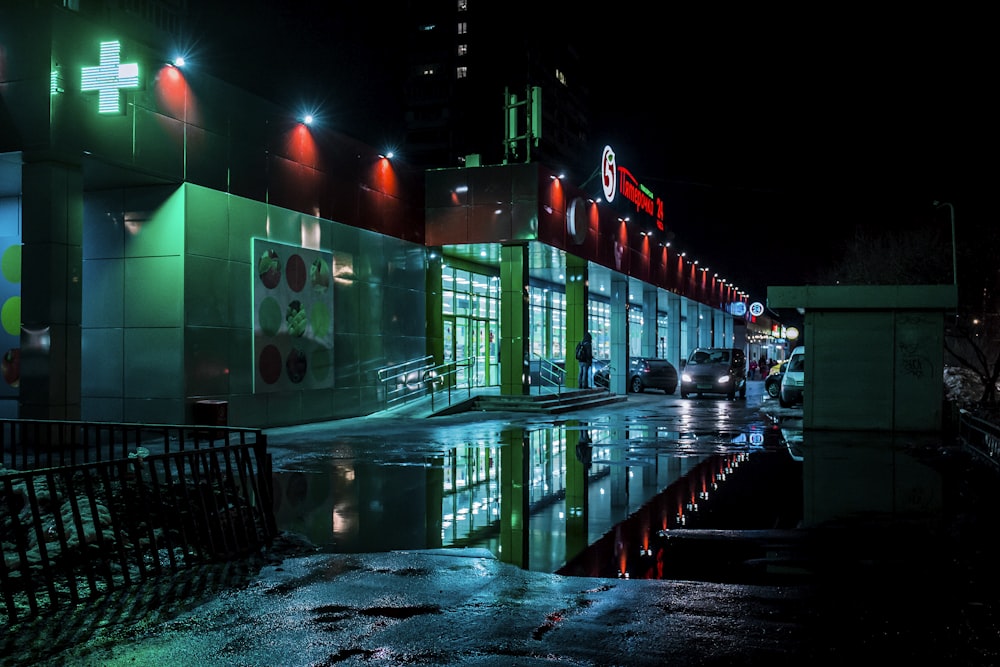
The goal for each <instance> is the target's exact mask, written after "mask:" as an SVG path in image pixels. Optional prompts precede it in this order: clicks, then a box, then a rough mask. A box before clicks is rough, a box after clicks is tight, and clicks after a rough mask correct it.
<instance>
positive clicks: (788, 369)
mask: <svg viewBox="0 0 1000 667" xmlns="http://www.w3.org/2000/svg"><path fill="white" fill-rule="evenodd" d="M805 359H806V348H805V345H800V346H799V347H797V348H795V349H794V350H792V354H791V356H789V357H788V364H787V365H786V366H785V372H784V374H783V375H782V377H781V388H780V389H779V390H778V403H779V404H780V405H781V407H783V408H788V407H791V406H793V405H795V404H796V403H801V402H802V392H803V391H804V389H805Z"/></svg>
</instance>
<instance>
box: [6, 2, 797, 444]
mask: <svg viewBox="0 0 1000 667" xmlns="http://www.w3.org/2000/svg"><path fill="white" fill-rule="evenodd" d="M169 57H170V55H169V54H167V53H163V52H162V50H161V49H160V48H158V47H157V46H155V45H151V44H145V43H142V42H139V41H136V40H134V39H132V38H129V37H127V36H125V35H119V34H116V33H115V31H114V30H113V29H111V28H109V27H108V26H106V25H102V24H100V23H97V22H94V21H91V20H89V19H87V18H86V17H81V16H80V15H79V14H77V13H75V12H71V11H66V10H63V9H62V8H59V7H54V6H50V7H41V8H39V7H37V6H36V5H35V4H34V3H15V5H14V6H13V7H11V8H7V9H4V16H3V20H2V21H0V301H2V306H0V320H2V325H3V326H2V329H0V338H2V340H0V348H2V350H0V351H2V352H3V353H4V356H3V371H4V373H3V375H4V382H3V383H0V416H2V417H7V418H14V417H18V418H25V419H60V420H65V419H69V420H76V419H81V420H87V421H109V422H119V421H122V422H144V423H170V424H185V423H197V422H198V420H199V418H200V417H201V416H202V415H199V414H198V407H199V406H204V405H206V404H208V403H212V404H217V405H225V406H226V407H225V419H226V421H227V422H228V423H229V424H230V425H234V426H249V427H273V426H280V425H288V424H295V423H302V422H310V421H322V420H327V419H336V418H342V417H350V416H358V415H364V414H369V413H371V412H375V411H377V410H380V409H383V408H384V407H385V405H386V399H387V395H386V392H387V387H386V385H385V384H384V383H383V382H382V381H381V380H380V377H381V375H380V371H384V370H385V369H387V368H391V367H396V366H399V365H401V364H404V363H407V362H410V361H413V360H419V359H427V358H429V359H431V360H433V362H434V363H438V364H442V363H446V362H456V361H466V360H472V364H471V365H469V366H468V373H470V376H469V377H467V378H466V380H468V381H469V382H471V383H472V384H473V385H475V386H488V387H498V388H499V391H500V393H502V394H525V393H530V392H532V391H538V390H539V387H538V386H537V377H535V374H534V373H533V369H536V368H538V367H539V365H544V364H546V363H550V362H555V363H557V364H558V365H561V364H562V362H563V360H564V359H566V358H567V357H569V358H571V357H572V354H571V352H570V353H567V351H568V350H569V351H571V350H573V348H574V346H575V343H576V341H578V340H580V339H581V338H582V336H583V333H584V332H585V331H588V330H589V331H591V332H592V333H593V334H594V337H595V352H596V356H598V357H602V358H606V359H610V363H611V366H612V368H615V369H623V368H626V367H627V361H628V358H629V356H637V355H638V356H659V357H665V358H667V359H669V360H671V361H672V362H674V363H675V365H679V363H680V360H681V359H682V358H684V357H685V356H686V354H687V352H688V351H689V350H690V349H692V348H693V347H696V346H708V345H712V346H737V347H746V348H747V350H748V352H749V353H750V354H751V355H754V356H756V354H757V353H758V352H759V351H761V350H764V349H765V348H770V349H771V350H776V351H779V352H778V354H775V352H773V351H772V352H771V353H770V356H772V357H774V356H780V350H781V346H782V344H783V342H784V341H783V338H782V336H781V333H782V332H781V331H780V327H778V325H776V324H773V323H771V322H770V321H768V320H766V319H764V318H757V319H756V320H754V318H751V317H749V316H748V315H747V307H748V305H749V304H748V303H747V301H748V297H747V295H746V294H744V293H742V292H741V291H739V289H738V288H737V287H735V286H733V285H732V284H731V283H728V282H726V281H725V280H723V279H722V278H721V277H720V276H719V275H717V274H713V273H712V272H711V271H708V270H707V269H706V268H705V267H699V266H698V264H697V262H696V261H694V260H693V259H690V258H687V257H685V256H683V255H681V254H679V253H678V252H676V250H675V249H673V248H672V247H671V245H670V244H669V241H668V240H667V238H668V237H667V235H666V234H665V233H664V220H663V203H662V201H660V200H659V199H658V198H657V197H656V195H655V193H653V192H652V191H651V190H650V189H649V188H647V187H645V186H644V185H643V184H642V183H641V182H640V181H639V180H638V179H636V178H635V177H634V176H633V175H632V173H631V171H630V169H629V168H628V167H629V165H628V163H627V161H624V160H626V159H627V158H626V156H618V155H616V154H615V151H614V149H613V148H612V147H610V146H609V147H606V148H605V150H604V153H603V154H602V155H600V156H595V170H596V171H597V172H598V175H599V176H600V178H599V181H600V182H601V183H602V184H603V188H601V190H600V191H599V192H592V191H585V190H583V189H581V188H580V187H576V186H574V185H572V184H569V183H566V182H564V179H562V178H560V175H559V173H557V172H555V171H554V170H552V169H550V168H549V167H547V166H545V165H543V164H540V163H525V164H505V165H492V166H490V165H486V166H466V167H463V168H454V169H436V170H428V171H424V170H417V169H413V168H410V167H407V166H406V165H405V164H403V163H400V162H399V161H398V160H395V159H393V158H390V157H388V156H387V155H383V154H381V153H380V149H377V148H374V147H371V146H367V145H365V144H363V143H360V142H358V141H356V140H354V139H352V138H351V137H349V136H347V135H344V134H340V133H337V132H333V131H331V130H329V129H326V128H324V127H322V125H321V124H313V125H308V124H307V123H305V122H303V121H304V119H303V118H301V117H296V115H295V114H294V113H292V114H289V112H288V111H287V110H286V109H283V108H281V107H279V106H277V105H275V104H273V103H271V102H268V101H265V100H263V99H260V98H258V97H255V96H253V95H251V94H249V93H247V92H245V91H241V90H238V89H237V88H235V87H233V86H230V85H228V84H226V83H225V82H223V81H219V80H217V79H213V78H211V77H208V76H206V75H204V74H200V73H198V72H197V71H188V70H187V69H185V68H182V67H178V66H177V65H176V64H174V63H171V62H170V61H169ZM470 164H471V162H470ZM598 195H600V196H598ZM609 200H610V201H609ZM576 375H577V369H576V364H574V363H568V364H566V367H565V378H564V383H563V387H564V388H565V387H575V386H576V384H577V377H576ZM610 390H611V391H612V392H614V393H625V391H626V390H627V388H626V386H625V377H624V373H619V372H617V371H615V372H614V373H613V375H612V383H611V387H610Z"/></svg>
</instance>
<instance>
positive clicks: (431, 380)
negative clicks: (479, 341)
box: [424, 357, 477, 411]
mask: <svg viewBox="0 0 1000 667" xmlns="http://www.w3.org/2000/svg"><path fill="white" fill-rule="evenodd" d="M476 362H477V359H476V357H466V358H464V359H458V360H456V361H446V362H444V363H443V364H437V365H436V366H434V367H432V368H430V369H428V370H427V371H425V372H424V383H425V385H426V386H427V393H429V394H430V395H431V410H432V411H433V410H435V406H434V403H435V400H436V397H437V395H438V394H439V393H441V392H444V393H445V394H446V396H447V399H448V405H451V401H452V392H453V390H456V389H458V388H459V385H461V383H462V379H461V377H460V375H461V374H462V371H464V372H465V393H466V398H471V397H472V381H473V379H474V378H475V377H477V376H476V373H475V368H476Z"/></svg>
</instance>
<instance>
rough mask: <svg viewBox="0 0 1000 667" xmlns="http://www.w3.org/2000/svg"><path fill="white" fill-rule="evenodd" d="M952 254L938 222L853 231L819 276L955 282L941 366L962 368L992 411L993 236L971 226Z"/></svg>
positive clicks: (999, 266) (999, 278) (996, 283)
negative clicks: (973, 376)
mask: <svg viewBox="0 0 1000 667" xmlns="http://www.w3.org/2000/svg"><path fill="white" fill-rule="evenodd" d="M976 222H978V223H979V224H970V225H969V226H968V230H967V231H965V233H964V234H963V235H962V236H961V237H959V238H958V242H957V244H956V245H957V251H956V254H955V257H953V256H952V243H951V238H950V235H949V234H948V233H947V232H946V230H945V229H942V227H941V225H940V223H939V221H936V222H934V223H928V224H923V225H919V226H915V227H914V228H913V229H907V230H889V231H886V230H872V229H869V228H858V229H857V230H856V231H855V234H854V236H853V237H852V238H851V239H850V240H849V241H848V242H847V243H846V244H845V245H844V246H843V249H842V254H841V256H840V259H839V260H837V261H835V262H834V263H833V264H832V267H831V268H829V269H827V270H825V271H823V272H820V273H819V274H818V282H819V283H820V284H827V285H837V284H840V285H940V284H950V283H951V282H952V281H953V280H954V273H955V272H954V271H953V270H952V267H953V263H954V264H956V265H957V268H958V271H957V274H958V275H957V286H958V307H957V309H956V311H955V312H954V313H949V314H948V317H946V320H945V322H946V324H945V342H944V345H945V363H946V364H947V365H951V366H958V367H961V368H965V369H968V370H970V371H972V372H973V373H975V374H976V376H977V377H978V378H979V379H980V381H981V382H982V387H983V391H982V395H981V397H980V399H979V405H980V407H982V408H985V409H990V408H994V409H995V408H996V406H997V391H996V385H997V381H998V379H1000V302H998V299H997V295H998V291H1000V232H998V230H997V228H996V226H990V225H988V224H986V223H985V221H972V223H976Z"/></svg>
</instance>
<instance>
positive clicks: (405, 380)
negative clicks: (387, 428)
mask: <svg viewBox="0 0 1000 667" xmlns="http://www.w3.org/2000/svg"><path fill="white" fill-rule="evenodd" d="M433 360H434V356H433V355H427V356H424V357H419V358H417V359H411V360H409V361H404V362H402V363H399V364H394V365H392V366H386V367H385V368H380V369H379V370H378V380H379V382H380V383H381V384H382V396H383V398H384V401H383V403H384V408H385V409H387V410H388V409H389V407H390V406H392V405H396V404H398V403H406V402H407V401H409V400H411V399H413V398H417V397H419V396H423V395H424V394H425V393H426V391H427V387H426V385H425V382H424V376H425V374H426V373H427V371H429V370H431V369H432V368H434V364H433V363H432V362H433Z"/></svg>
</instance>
